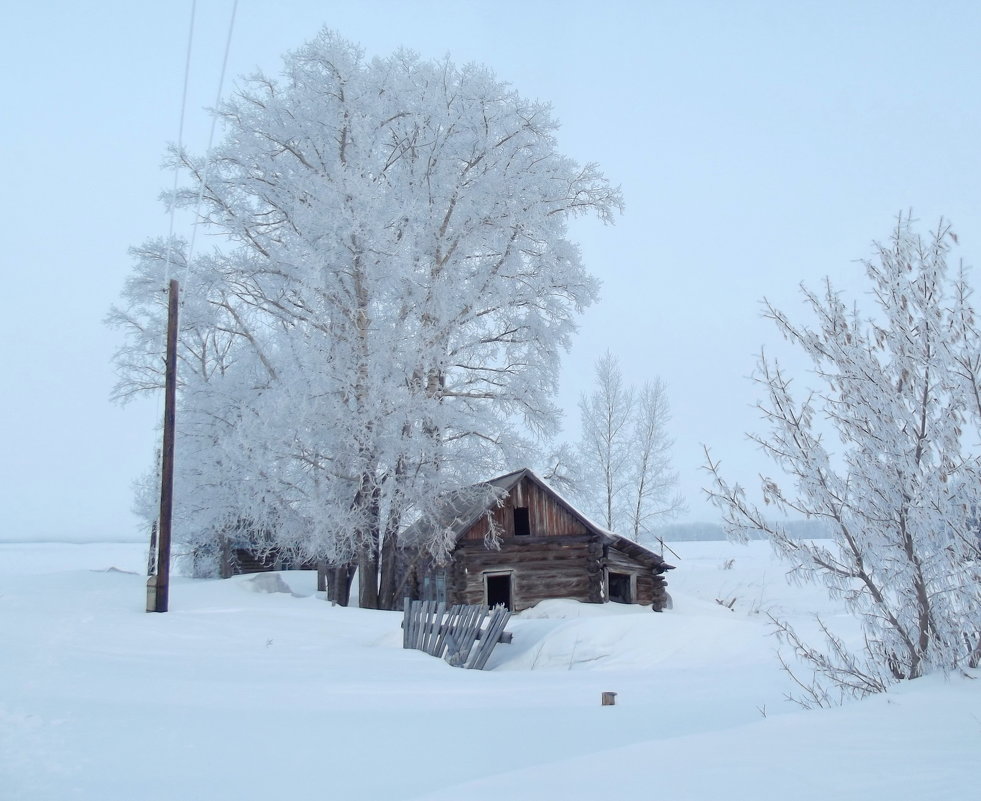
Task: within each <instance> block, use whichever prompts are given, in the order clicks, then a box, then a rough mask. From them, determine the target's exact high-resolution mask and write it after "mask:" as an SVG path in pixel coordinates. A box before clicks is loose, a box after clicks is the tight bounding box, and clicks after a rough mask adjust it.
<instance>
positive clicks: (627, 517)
mask: <svg viewBox="0 0 981 801" xmlns="http://www.w3.org/2000/svg"><path fill="white" fill-rule="evenodd" d="M579 415H580V428H581V435H580V441H579V446H578V458H577V459H576V462H575V467H574V470H573V472H574V473H575V474H576V481H575V484H576V488H577V489H576V494H577V495H578V496H579V497H580V498H581V499H582V501H583V503H584V505H585V506H586V507H587V508H588V509H589V511H590V513H591V514H594V515H597V517H598V518H599V519H600V520H601V521H602V522H603V525H604V526H606V528H608V529H610V530H611V531H617V532H619V533H625V534H629V535H630V536H632V537H633V538H634V539H638V538H639V537H640V536H641V535H642V534H645V533H648V532H650V530H651V529H652V527H653V526H654V525H655V524H657V523H661V522H664V521H666V520H668V519H670V518H671V517H672V516H673V515H675V514H676V513H677V512H678V511H680V510H681V509H682V508H683V506H684V501H683V499H682V498H681V496H680V495H679V494H678V493H677V491H676V487H677V482H678V474H677V473H675V472H674V471H672V470H671V462H670V450H671V445H672V440H671V439H670V437H669V436H668V434H667V424H668V422H669V420H670V411H669V407H668V400H667V391H666V389H665V386H664V383H663V382H662V381H661V380H660V379H659V378H656V379H655V380H654V381H650V382H647V383H646V384H644V386H643V387H642V388H641V390H640V392H637V391H636V390H635V389H634V388H633V387H631V386H628V385H627V384H625V382H624V380H623V374H622V372H621V370H620V364H619V362H618V360H617V358H616V357H615V356H614V355H613V354H612V353H610V352H609V351H607V352H606V354H604V355H603V356H602V357H601V358H600V359H598V360H597V362H596V366H595V383H594V388H593V391H592V392H590V393H589V394H586V393H583V395H582V397H581V398H580V400H579Z"/></svg>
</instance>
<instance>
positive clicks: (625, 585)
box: [610, 573, 630, 604]
mask: <svg viewBox="0 0 981 801" xmlns="http://www.w3.org/2000/svg"><path fill="white" fill-rule="evenodd" d="M610 600H611V601H613V603H615V604H629V603H630V576H628V575H627V574H626V573H610Z"/></svg>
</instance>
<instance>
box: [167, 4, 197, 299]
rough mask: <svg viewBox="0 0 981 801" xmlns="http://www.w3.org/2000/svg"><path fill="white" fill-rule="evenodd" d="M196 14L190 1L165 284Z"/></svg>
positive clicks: (172, 249)
mask: <svg viewBox="0 0 981 801" xmlns="http://www.w3.org/2000/svg"><path fill="white" fill-rule="evenodd" d="M196 12H197V0H191V22H190V24H189V25H188V30H187V52H186V55H185V57H184V89H183V91H182V92H181V113H180V123H179V124H178V126H177V153H178V159H177V160H176V162H175V163H174V189H173V194H172V197H171V201H170V228H169V230H168V232H167V253H166V256H165V261H164V272H165V275H164V278H165V281H164V283H165V284H169V283H170V266H171V264H172V261H173V254H174V219H175V217H176V205H177V204H176V201H177V184H178V182H179V180H180V172H181V165H180V154H181V153H182V152H183V150H184V117H185V115H186V112H187V87H188V84H189V83H190V78H191V50H192V45H193V44H194V19H195V16H196Z"/></svg>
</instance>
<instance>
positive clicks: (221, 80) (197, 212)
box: [184, 0, 238, 284]
mask: <svg viewBox="0 0 981 801" xmlns="http://www.w3.org/2000/svg"><path fill="white" fill-rule="evenodd" d="M237 11H238V0H233V2H232V13H231V16H230V17H229V20H228V34H227V36H226V37H225V54H224V57H223V58H222V62H221V74H220V75H219V77H218V91H217V93H216V95H215V106H214V109H212V112H211V130H210V131H209V133H208V148H207V150H206V151H205V165H204V173H203V174H202V176H201V178H200V181H199V183H200V186H199V188H198V199H197V203H196V204H195V207H194V224H193V226H192V228H191V244H190V246H189V248H188V251H187V262H186V264H185V266H184V283H185V284H186V283H187V278H188V275H189V274H190V271H191V258H192V257H193V255H194V246H195V242H196V241H197V235H198V226H199V225H200V223H201V219H200V216H201V204H202V203H203V202H204V190H205V187H206V186H207V184H208V176H209V174H210V172H211V165H212V164H213V163H214V162H213V161H212V158H211V148H212V146H213V144H214V139H215V128H216V127H217V123H218V107H219V106H220V104H221V93H222V91H223V90H224V86H225V73H226V71H227V69H228V54H229V52H230V51H231V47H232V33H233V31H234V29H235V15H236V13H237Z"/></svg>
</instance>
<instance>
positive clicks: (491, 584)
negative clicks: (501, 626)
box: [487, 574, 512, 609]
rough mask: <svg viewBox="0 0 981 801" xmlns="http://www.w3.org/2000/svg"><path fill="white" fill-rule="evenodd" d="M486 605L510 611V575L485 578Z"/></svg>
mask: <svg viewBox="0 0 981 801" xmlns="http://www.w3.org/2000/svg"><path fill="white" fill-rule="evenodd" d="M487 605H488V606H491V607H493V606H498V605H501V606H506V607H507V608H508V609H511V608H512V606H511V575H510V574H505V575H503V576H487Z"/></svg>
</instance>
